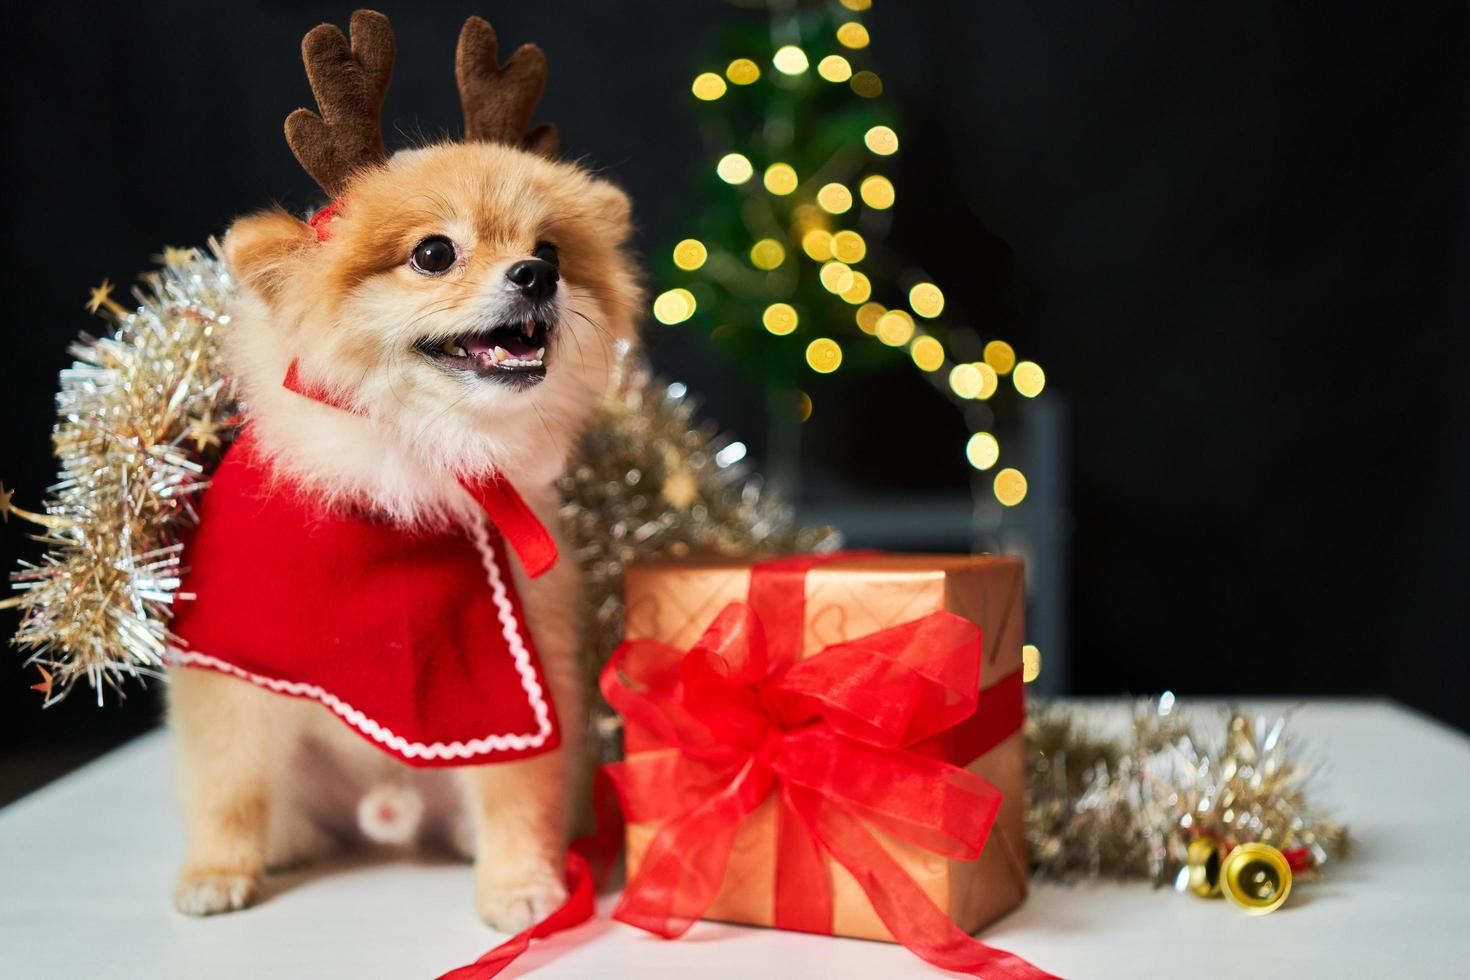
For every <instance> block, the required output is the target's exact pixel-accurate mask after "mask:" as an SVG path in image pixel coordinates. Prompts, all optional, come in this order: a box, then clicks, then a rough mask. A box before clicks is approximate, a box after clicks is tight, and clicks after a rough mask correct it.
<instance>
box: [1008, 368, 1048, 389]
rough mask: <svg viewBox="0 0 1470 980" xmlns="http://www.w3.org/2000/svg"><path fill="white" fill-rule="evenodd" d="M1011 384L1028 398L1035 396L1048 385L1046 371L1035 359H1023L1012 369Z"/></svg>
mask: <svg viewBox="0 0 1470 980" xmlns="http://www.w3.org/2000/svg"><path fill="white" fill-rule="evenodd" d="M1011 384H1013V385H1015V386H1016V390H1017V391H1019V392H1020V393H1021V394H1023V395H1025V396H1026V397H1027V398H1035V397H1036V396H1037V395H1039V394H1041V389H1043V388H1045V387H1046V372H1045V371H1043V370H1041V365H1040V364H1037V363H1036V362H1035V361H1022V362H1021V363H1020V364H1017V365H1016V366H1015V368H1014V369H1013V370H1012V371H1011Z"/></svg>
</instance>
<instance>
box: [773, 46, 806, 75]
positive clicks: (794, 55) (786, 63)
mask: <svg viewBox="0 0 1470 980" xmlns="http://www.w3.org/2000/svg"><path fill="white" fill-rule="evenodd" d="M771 64H773V65H775V66H776V70H777V71H779V72H781V73H782V74H784V75H800V74H801V73H802V72H804V71H806V69H807V66H808V65H809V64H810V62H808V61H807V60H806V52H805V51H803V50H801V48H798V47H797V46H796V45H794V44H788V45H786V46H785V47H782V48H778V49H777V50H776V53H775V54H774V55H772V56H771Z"/></svg>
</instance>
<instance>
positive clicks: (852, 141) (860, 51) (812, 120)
mask: <svg viewBox="0 0 1470 980" xmlns="http://www.w3.org/2000/svg"><path fill="white" fill-rule="evenodd" d="M871 6H872V2H871V0H840V3H837V4H827V5H821V6H818V7H816V8H808V9H800V10H795V11H793V10H789V9H788V10H772V11H771V13H770V30H769V32H768V35H766V36H765V37H764V38H763V37H761V36H759V35H755V34H749V33H748V34H744V35H740V34H736V35H732V48H735V49H734V50H731V51H729V52H728V54H735V55H737V56H736V57H733V58H730V59H729V60H728V61H727V62H726V63H725V64H724V67H723V69H721V70H714V69H713V68H710V69H709V70H704V71H701V72H699V74H697V75H696V76H695V78H694V80H693V82H692V84H691V86H690V90H691V93H692V95H693V97H694V99H695V100H696V102H697V103H699V104H701V107H702V108H704V109H706V110H708V109H713V108H716V107H718V108H720V109H721V111H720V112H718V113H711V112H703V113H702V114H701V124H702V125H704V126H705V128H706V131H707V132H709V133H710V134H712V135H711V139H712V141H713V142H716V143H718V144H719V150H720V151H723V152H720V155H719V157H718V160H717V162H716V163H715V166H714V177H715V179H716V181H715V182H711V186H710V194H711V199H710V205H709V207H707V208H706V211H705V214H704V216H703V219H704V220H703V221H702V225H703V226H705V227H706V228H707V231H705V232H704V233H702V234H698V235H693V236H690V237H687V238H684V239H683V240H681V241H679V242H678V243H677V244H675V245H674V246H673V248H672V249H671V251H670V254H669V257H670V259H671V260H672V266H673V268H672V269H671V270H666V272H667V274H668V275H669V277H670V280H671V281H670V282H669V283H668V287H669V288H667V289H665V290H664V291H662V292H660V293H659V294H658V295H657V296H656V297H655V299H654V301H653V315H654V318H655V319H656V320H657V321H658V322H659V323H662V324H665V325H668V326H674V325H679V324H684V323H690V324H691V325H694V326H699V327H702V328H703V329H705V330H706V331H707V332H708V333H709V335H710V337H711V339H712V340H713V341H715V342H716V343H717V344H720V345H722V346H723V347H725V348H726V349H727V350H729V351H730V352H731V353H733V354H734V355H735V359H736V360H737V361H740V362H743V363H745V365H746V366H747V367H748V368H751V369H752V370H754V371H755V372H756V373H758V374H760V375H761V376H762V379H763V380H764V381H765V383H766V384H767V385H768V386H770V387H772V388H774V389H777V390H780V389H784V388H789V389H791V390H792V391H794V392H795V395H796V397H795V402H796V417H797V418H798V419H799V420H800V421H803V422H804V421H806V420H807V419H808V418H809V417H810V416H811V413H812V410H813V405H812V401H811V398H810V396H809V394H808V393H807V392H806V391H805V390H804V389H805V387H806V385H805V384H804V383H803V378H802V376H801V374H800V372H799V371H795V370H793V369H792V368H793V367H795V368H799V369H804V370H806V371H809V372H812V373H814V374H817V375H828V374H832V373H834V372H837V371H839V370H843V369H849V370H860V369H863V368H872V367H877V366H881V365H883V364H886V363H891V356H892V354H893V353H894V352H898V351H902V352H904V353H906V354H907V359H908V360H909V361H910V362H911V363H912V365H913V367H914V368H916V369H917V370H918V371H920V372H921V373H922V375H923V376H924V377H925V379H926V380H927V381H928V382H929V383H930V384H931V385H932V386H933V387H934V388H935V390H936V391H938V392H939V393H940V394H941V395H943V396H944V397H946V398H947V399H949V400H950V401H951V402H952V403H953V404H955V405H956V407H957V408H958V409H959V410H960V411H961V413H962V415H963V416H964V418H965V420H966V425H967V428H968V429H969V437H968V439H967V441H966V443H965V446H964V453H965V458H966V459H967V460H968V462H969V464H970V465H971V466H972V467H973V468H974V469H975V470H976V471H977V473H978V474H990V473H992V471H993V476H992V478H991V480H990V489H991V492H992V493H993V494H994V496H995V498H996V500H998V501H999V502H1000V503H1001V504H1002V505H1005V506H1007V507H1013V506H1016V505H1018V504H1020V503H1021V502H1022V501H1023V500H1024V499H1025V497H1026V491H1027V483H1026V477H1025V475H1024V474H1023V473H1022V472H1021V470H1020V469H1018V468H1017V467H1015V466H1002V465H1001V464H1002V462H1003V459H1002V457H1003V456H1004V452H1003V449H1002V445H1001V441H1000V439H999V438H998V437H997V435H996V433H995V432H994V431H992V430H993V428H994V427H995V426H994V413H993V412H974V411H967V409H970V408H972V407H973V406H974V405H975V404H976V403H977V402H978V403H986V402H990V400H991V399H992V398H994V397H995V396H997V395H999V394H1000V393H1001V392H1003V391H1004V390H1005V389H1007V388H1009V389H1011V390H1013V391H1014V393H1015V394H1017V395H1019V396H1020V397H1022V398H1035V397H1037V396H1039V395H1040V394H1041V393H1042V391H1043V390H1044V389H1045V387H1046V373H1045V371H1044V370H1043V369H1042V367H1041V365H1039V364H1038V363H1036V362H1035V361H1034V360H1022V359H1020V358H1019V357H1018V355H1017V353H1016V350H1015V348H1014V347H1012V345H1011V344H1009V343H1007V342H1006V341H1004V340H1001V339H998V338H994V337H991V338H988V339H987V338H983V337H982V336H981V334H980V332H979V331H977V330H976V329H975V328H973V327H972V326H970V325H968V324H966V323H965V322H964V321H963V318H962V317H959V316H957V315H955V314H954V313H953V312H952V311H951V312H949V313H947V312H946V300H945V295H944V292H943V290H942V289H941V288H940V287H939V285H938V284H936V283H935V282H933V281H932V277H928V276H926V275H923V274H922V273H916V272H915V271H914V268H913V263H912V262H910V261H908V260H904V259H899V258H898V257H896V256H892V255H891V254H890V253H889V251H888V250H887V249H886V248H884V246H883V243H882V238H883V235H884V233H886V231H887V228H888V224H889V222H890V220H891V215H890V211H891V209H892V208H893V207H894V205H895V201H896V199H897V188H896V187H895V185H894V182H893V179H892V178H891V177H890V176H889V175H888V174H887V173H885V172H884V170H885V168H886V167H887V166H888V165H889V164H890V163H891V161H892V160H893V158H894V157H895V155H896V154H897V153H898V152H899V134H898V132H897V131H896V129H895V127H894V124H893V120H892V119H891V118H890V117H889V116H888V114H887V111H886V109H885V107H883V106H882V105H881V104H880V103H877V102H875V100H877V99H878V98H879V97H880V96H881V95H882V94H883V81H882V79H881V78H880V77H879V76H878V74H877V73H876V72H875V71H873V70H872V69H871V68H867V67H862V66H861V62H862V59H863V58H864V57H865V52H866V50H867V49H868V48H869V45H870V44H871V43H872V36H871V34H870V32H869V30H868V28H867V26H866V25H865V24H864V23H863V22H862V20H861V18H860V15H861V14H862V12H864V11H866V10H868V9H870V8H871ZM739 46H743V48H744V49H743V50H739ZM762 46H763V47H764V48H765V49H766V52H764V53H762V52H758V50H757V48H758V47H762ZM720 60H722V61H723V60H724V59H720ZM855 61H856V62H858V64H854V62H855ZM813 69H815V70H813ZM813 76H815V77H813ZM722 188H723V189H722ZM894 267H896V268H897V269H898V270H899V271H898V272H897V274H893V272H892V269H893V268H894ZM885 300H886V301H887V302H885ZM874 341H877V343H876V344H874V343H873V342H874ZM772 342H774V343H772ZM961 350H963V351H966V352H967V353H969V354H971V355H973V354H978V355H979V356H978V357H975V356H971V357H964V356H961V355H960V354H959V351H961ZM875 351H876V352H879V353H877V354H876V355H875ZM884 354H886V355H887V357H884V356H883V355H884Z"/></svg>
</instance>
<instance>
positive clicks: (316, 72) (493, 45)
mask: <svg viewBox="0 0 1470 980" xmlns="http://www.w3.org/2000/svg"><path fill="white" fill-rule="evenodd" d="M350 31H351V36H352V41H351V43H350V44H349V43H348V40H347V38H345V37H343V36H342V31H341V30H340V29H338V28H337V27H336V26H335V25H333V24H319V25H317V26H316V27H314V28H312V29H311V31H310V32H309V33H308V34H307V35H306V37H305V38H303V39H302V41H301V60H302V61H303V62H304V63H305V64H306V77H307V80H308V81H309V82H310V83H311V92H312V95H314V96H315V97H316V104H317V107H318V109H320V111H321V114H320V115H317V113H315V112H312V111H311V110H310V109H297V110H296V111H295V112H293V113H291V115H289V116H287V117H286V142H287V143H288V144H290V147H291V152H293V153H294V154H296V159H297V160H299V161H300V162H301V166H302V167H303V168H304V169H305V170H306V172H307V173H309V174H311V176H312V177H313V178H314V179H315V180H316V182H317V183H318V184H320V185H321V187H322V190H324V191H326V192H327V193H328V194H329V195H331V197H332V198H333V200H334V201H335V200H336V199H337V198H339V197H340V196H341V195H342V192H343V190H345V189H346V187H347V183H348V181H349V180H350V179H351V177H352V175H353V174H354V173H355V172H357V171H358V170H361V169H363V168H365V167H371V166H375V165H377V164H380V163H383V162H384V161H386V160H387V159H388V152H387V149H386V148H385V147H384V145H383V129H382V110H383V96H384V95H386V94H387V92H388V82H389V80H390V79H391V78H392V75H393V58H394V53H395V48H396V45H395V43H394V40H393V28H392V26H391V25H390V24H389V23H388V18H387V17H384V16H383V15H382V14H380V13H378V12H377V11H375V10H359V11H357V12H355V13H354V14H353V15H352V24H351V28H350ZM499 56H500V44H499V41H498V40H497V39H496V37H495V29H494V28H493V27H491V26H490V25H489V23H487V22H486V21H485V20H484V19H482V18H480V17H471V18H470V19H469V20H467V21H465V25H464V28H463V29H462V30H461V31H460V33H459V45H458V47H457V49H456V50H455V56H454V74H455V77H456V79H457V80H458V82H459V99H460V104H461V105H462V106H463V107H464V129H465V139H467V140H476V141H481V142H491V143H508V144H510V145H513V146H521V147H523V148H525V149H527V150H530V151H531V152H533V153H540V154H542V155H543V156H546V157H554V156H556V152H557V138H556V127H555V126H554V125H552V124H551V123H542V124H541V125H539V126H536V127H534V128H531V115H532V113H533V112H535V110H536V103H537V102H539V101H540V100H541V92H542V90H543V89H544V88H545V87H546V55H544V54H543V53H542V52H541V49H540V48H538V47H536V45H534V44H523V45H521V46H520V47H519V48H517V49H516V50H515V52H514V53H513V54H512V55H511V56H510V57H509V58H507V59H506V61H505V64H503V65H502V64H500V60H499Z"/></svg>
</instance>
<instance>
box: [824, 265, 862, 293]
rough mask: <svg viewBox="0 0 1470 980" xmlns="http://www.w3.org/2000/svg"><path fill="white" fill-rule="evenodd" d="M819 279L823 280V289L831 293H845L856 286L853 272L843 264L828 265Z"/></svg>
mask: <svg viewBox="0 0 1470 980" xmlns="http://www.w3.org/2000/svg"><path fill="white" fill-rule="evenodd" d="M818 277H819V278H820V279H821V280H822V287H823V288H824V289H826V290H827V292H829V293H838V294H841V293H845V292H847V291H848V290H849V289H851V288H852V287H853V286H854V285H855V284H856V281H855V279H854V277H853V274H852V270H851V269H849V268H848V267H847V265H846V263H843V262H828V263H826V264H825V265H823V266H822V271H821V272H820V273H819V274H818Z"/></svg>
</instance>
